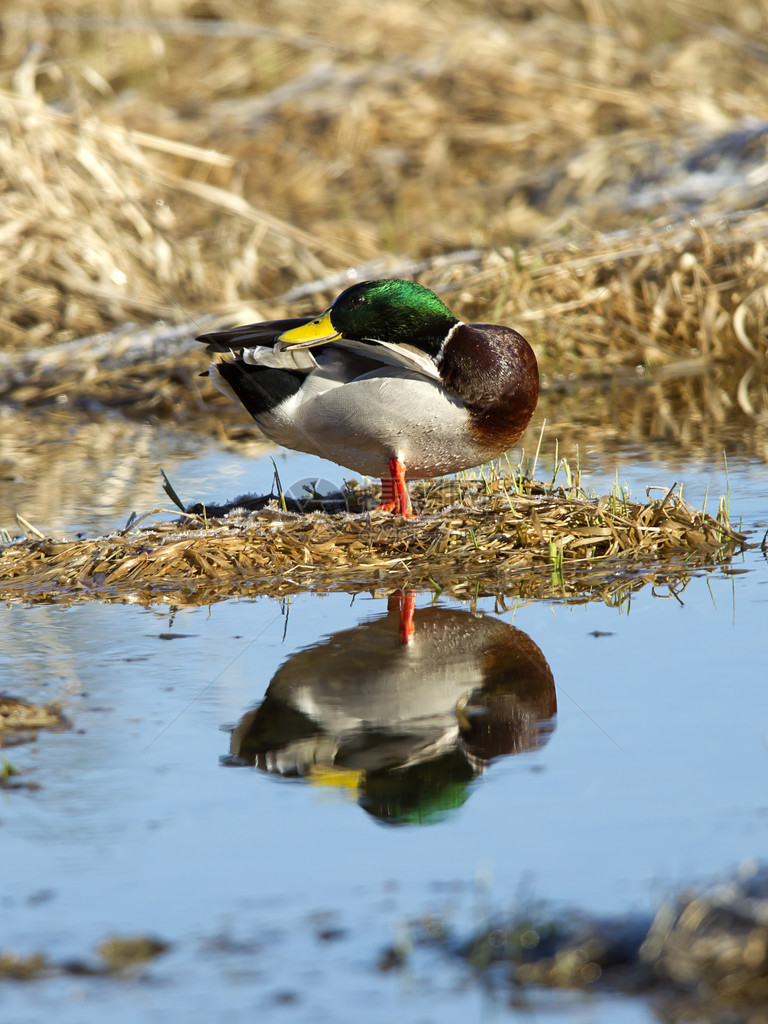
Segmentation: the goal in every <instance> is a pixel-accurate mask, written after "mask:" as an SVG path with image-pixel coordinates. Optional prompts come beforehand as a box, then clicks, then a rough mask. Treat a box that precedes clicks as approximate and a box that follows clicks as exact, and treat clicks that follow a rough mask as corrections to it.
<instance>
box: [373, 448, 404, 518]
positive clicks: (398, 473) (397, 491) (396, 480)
mask: <svg viewBox="0 0 768 1024" xmlns="http://www.w3.org/2000/svg"><path fill="white" fill-rule="evenodd" d="M389 472H390V473H391V474H392V475H391V477H390V478H389V479H388V480H382V481H381V502H380V504H378V505H377V506H376V508H375V509H374V511H375V512H393V513H394V514H395V515H401V516H403V518H404V519H413V518H414V515H413V506H412V505H411V496H410V494H409V493H408V487H407V485H406V482H405V466H404V465H403V464H402V462H401V461H400V459H398V458H397V456H394V457H393V458H391V459H390V460H389Z"/></svg>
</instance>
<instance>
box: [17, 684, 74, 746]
mask: <svg viewBox="0 0 768 1024" xmlns="http://www.w3.org/2000/svg"><path fill="white" fill-rule="evenodd" d="M68 726H69V722H68V721H67V719H66V718H65V717H64V715H62V713H61V710H60V709H59V707H58V705H56V704H30V703H29V701H26V700H22V699H21V698H19V697H9V696H6V695H5V694H2V693H0V747H10V746H16V745H17V744H18V743H28V742H30V741H31V740H34V739H36V737H37V731H38V729H66V728H67V727H68Z"/></svg>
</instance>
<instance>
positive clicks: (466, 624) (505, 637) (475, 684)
mask: <svg viewBox="0 0 768 1024" xmlns="http://www.w3.org/2000/svg"><path fill="white" fill-rule="evenodd" d="M556 710H557V703H556V698H555V684H554V680H553V678H552V673H551V671H550V669H549V666H548V665H547V662H546V660H545V658H544V655H543V654H542V653H541V651H540V650H539V648H538V647H537V646H536V644H535V643H534V642H533V641H532V640H531V638H530V637H529V636H528V635H527V634H526V633H524V632H522V630H520V629H516V628H515V627H514V626H510V625H508V624H507V623H505V622H502V621H501V620H500V619H496V618H493V617H491V616H488V615H483V614H480V613H476V612H472V611H469V610H466V609H460V608H439V607H429V608H418V609H417V608H415V607H414V596H413V595H412V594H408V595H402V594H400V593H399V592H398V593H397V594H395V595H393V596H392V597H390V598H389V600H388V608H387V613H386V614H385V615H380V616H378V617H377V618H374V619H371V620H370V621H367V622H364V623H362V624H361V625H359V626H356V627H355V628H353V629H345V630H342V631H341V632H339V633H335V634H333V635H332V636H330V637H328V638H327V639H325V640H323V641H322V642H320V643H317V644H314V645H313V646H312V647H309V648H306V649H305V650H301V651H298V652H297V653H296V654H293V655H292V656H291V657H290V658H289V659H288V660H287V661H286V662H285V663H284V664H283V665H281V667H280V668H279V669H278V670H277V672H276V673H275V675H274V678H273V679H272V681H271V683H270V684H269V687H268V689H267V692H266V695H265V697H264V700H263V702H262V703H261V704H260V705H259V706H258V707H257V708H255V709H254V710H252V711H249V712H248V713H247V714H245V715H244V716H243V718H242V719H241V720H240V722H239V723H238V724H237V726H236V727H235V728H234V729H233V730H232V737H231V743H230V757H228V758H224V759H223V761H224V763H225V764H229V765H255V766H256V767H258V768H260V769H262V770H263V771H266V772H271V773H277V774H279V775H282V776H286V777H295V778H302V779H306V780H309V781H313V782H316V783H320V784H322V785H336V786H347V787H349V788H351V789H352V790H353V791H354V792H355V794H356V797H357V801H358V803H359V804H360V806H361V807H363V808H364V809H365V810H366V811H367V812H368V813H369V814H371V815H372V816H373V817H375V818H376V819H378V820H379V821H381V822H384V823H388V824H407V823H409V824H423V823H427V822H432V821H437V820H440V819H442V818H444V817H445V816H446V815H447V814H449V813H450V812H451V811H452V810H453V809H455V808H457V807H459V806H460V805H461V804H463V803H464V801H465V800H466V799H467V797H468V796H469V793H470V788H471V787H470V784H471V782H472V780H473V779H475V778H476V777H477V776H478V775H480V774H481V773H482V772H483V771H484V770H485V768H486V766H487V765H488V763H489V762H490V761H491V760H492V759H494V758H497V757H501V756H503V755H512V754H519V753H522V752H523V751H527V750H534V749H536V748H537V747H539V746H541V745H542V744H543V743H545V742H546V740H547V738H548V737H549V734H550V733H551V731H552V729H553V727H554V715H555V712H556Z"/></svg>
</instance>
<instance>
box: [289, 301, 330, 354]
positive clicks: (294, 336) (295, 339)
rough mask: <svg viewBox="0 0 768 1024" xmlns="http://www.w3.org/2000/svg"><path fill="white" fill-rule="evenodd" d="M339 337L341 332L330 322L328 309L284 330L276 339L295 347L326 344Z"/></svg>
mask: <svg viewBox="0 0 768 1024" xmlns="http://www.w3.org/2000/svg"><path fill="white" fill-rule="evenodd" d="M340 337H341V333H340V332H339V331H337V330H336V329H335V328H334V326H333V324H332V323H331V311H330V310H328V311H327V312H326V313H323V315H322V316H319V317H318V318H317V320H311V321H310V322H309V323H308V324H302V325H301V327H293V328H292V329H291V330H290V331H284V332H283V333H282V334H281V335H280V336H279V338H278V339H277V340H278V341H279V342H285V343H286V344H287V345H295V346H296V347H297V348H312V346H313V345H326V344H327V343H328V342H329V341H337V340H338V339H339V338H340Z"/></svg>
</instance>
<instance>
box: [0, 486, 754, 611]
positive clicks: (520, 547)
mask: <svg viewBox="0 0 768 1024" xmlns="http://www.w3.org/2000/svg"><path fill="white" fill-rule="evenodd" d="M435 486H436V485H434V484H432V485H429V490H426V489H424V490H423V491H422V494H425V495H427V494H428V495H429V496H430V501H431V502H433V503H435V504H434V505H433V507H432V509H431V511H432V513H433V514H429V515H425V516H423V517H421V518H417V519H415V520H411V521H407V520H402V519H399V518H393V517H390V516H388V515H382V514H374V515H370V514H368V513H362V514H349V513H341V514H336V515H327V514H323V513H309V514H305V515H297V514H292V513H289V512H284V511H282V510H281V509H280V508H279V507H278V506H277V505H276V504H275V503H272V504H271V505H267V506H266V507H264V508H262V510H261V511H260V512H257V513H251V514H245V513H243V512H242V511H240V512H239V513H238V511H237V510H235V512H233V513H231V514H230V515H229V516H227V517H225V518H224V519H220V520H210V519H209V518H208V517H207V515H205V514H203V515H195V514H188V515H187V517H186V520H185V522H184V523H183V528H182V527H180V524H179V523H178V522H177V523H164V524H161V525H159V526H152V527H147V528H144V529H141V530H139V529H134V528H133V527H131V528H127V529H126V530H124V531H123V532H122V533H119V534H115V535H112V536H110V537H104V538H97V539H89V540H79V541H66V540H58V541H57V540H52V539H49V538H43V539H38V540H32V541H28V542H20V543H14V544H10V545H8V546H7V547H6V548H5V549H4V550H3V551H2V554H0V593H2V595H3V597H4V598H5V599H16V600H19V599H21V600H33V601H40V600H43V601H49V600H58V599H61V598H62V597H64V598H66V599H85V600H87V599H92V598H98V599H100V600H110V599H112V600H137V601H142V602H151V601H154V600H158V599H163V600H172V601H174V602H181V603H199V602H202V601H210V600H216V599H220V598H222V597H226V596H231V595H232V594H233V593H248V594H249V595H253V596H255V595H261V594H266V595H270V596H282V595H285V594H291V593H294V592H297V591H301V590H306V589H310V590H329V589H343V590H350V591H354V590H358V589H371V588H373V589H379V590H380V589H382V588H385V589H386V588H396V587H401V588H402V587H406V588H412V589H424V588H426V589H433V590H437V591H441V590H446V591H448V592H450V593H452V594H454V595H456V596H459V597H464V598H467V597H473V596H479V595H481V594H495V595H496V596H497V597H498V596H501V595H505V594H510V593H516V594H518V595H520V594H524V595H526V596H533V594H534V593H535V594H536V596H545V595H547V596H558V597H562V598H568V597H574V598H575V597H578V596H579V595H594V594H600V593H601V591H602V596H605V594H610V593H611V592H612V591H615V590H616V586H615V584H616V581H617V578H618V577H623V579H624V581H625V583H626V581H627V580H639V579H641V578H642V577H643V576H644V575H646V576H648V575H649V574H650V577H652V578H653V579H654V581H657V580H658V579H661V578H664V577H666V578H667V579H669V578H672V577H674V578H676V579H684V578H685V577H686V575H688V576H689V575H690V573H691V571H692V570H693V569H695V568H700V567H704V566H712V565H716V564H718V563H720V562H722V561H724V560H727V559H728V558H730V557H731V556H732V555H733V554H734V553H736V552H738V551H740V550H742V549H743V548H744V546H745V543H746V541H745V537H744V535H742V534H741V533H739V532H738V531H737V530H736V529H734V528H733V527H732V526H731V525H730V523H729V521H728V517H727V514H726V510H725V508H724V506H723V505H722V503H721V507H720V509H719V511H718V514H717V515H716V516H712V515H710V514H708V513H705V512H700V511H696V510H695V509H693V508H692V507H691V506H690V505H689V504H687V503H686V502H685V501H683V500H682V498H681V497H680V496H679V494H674V493H673V492H672V491H671V490H670V491H669V492H668V493H667V494H666V495H664V496H663V498H661V499H659V500H649V501H648V502H647V503H645V504H641V503H637V502H634V501H631V500H630V499H629V498H628V497H627V496H625V495H620V494H619V495H616V494H614V495H610V496H604V497H601V498H587V497H586V496H585V495H583V494H581V493H580V492H578V490H577V489H572V491H571V493H570V494H569V493H568V492H567V491H566V490H564V489H558V490H556V491H552V490H547V489H545V488H543V487H541V486H540V485H531V484H521V483H519V482H518V483H517V484H516V485H515V488H514V489H510V488H509V487H508V486H507V485H505V484H503V483H502V482H500V481H499V480H495V481H487V482H484V483H483V484H482V485H480V486H479V487H477V488H475V489H474V493H472V491H471V490H470V491H469V492H467V491H465V493H464V496H463V499H462V502H461V503H460V504H452V505H448V506H447V507H444V505H441V504H440V503H439V501H438V500H437V498H438V496H437V494H436V492H435ZM446 486H447V487H449V488H455V487H456V484H455V483H452V482H450V481H448V482H447V485H446Z"/></svg>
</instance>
